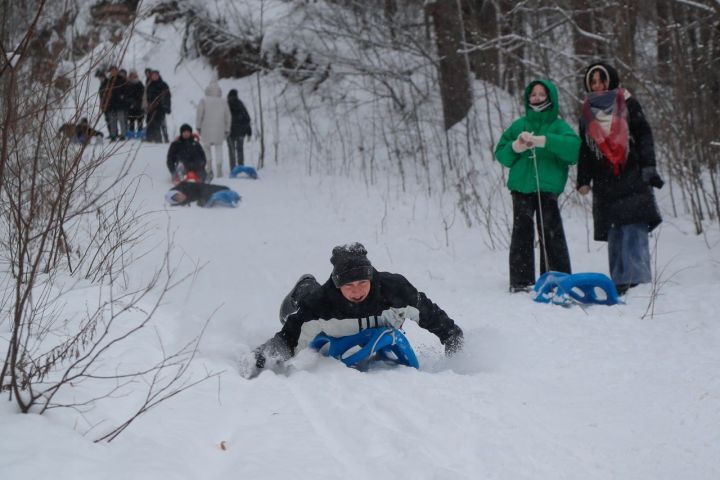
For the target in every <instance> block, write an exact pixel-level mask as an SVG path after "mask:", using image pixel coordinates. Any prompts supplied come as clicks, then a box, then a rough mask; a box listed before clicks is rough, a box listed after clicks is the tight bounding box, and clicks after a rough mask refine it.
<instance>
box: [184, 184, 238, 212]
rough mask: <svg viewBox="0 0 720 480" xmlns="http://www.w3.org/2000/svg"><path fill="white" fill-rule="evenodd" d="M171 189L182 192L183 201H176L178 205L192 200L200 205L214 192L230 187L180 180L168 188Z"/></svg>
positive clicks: (186, 203)
mask: <svg viewBox="0 0 720 480" xmlns="http://www.w3.org/2000/svg"><path fill="white" fill-rule="evenodd" d="M173 190H175V191H177V192H182V193H183V194H184V195H185V197H186V199H185V201H184V202H181V203H178V205H188V204H190V203H192V202H197V203H198V205H200V206H201V207H202V206H203V205H205V204H206V203H207V201H208V199H209V198H210V197H211V196H212V195H213V194H214V193H217V192H222V191H223V190H230V189H229V188H228V187H225V186H223V185H214V184H211V183H202V182H180V183H178V184H177V185H175V186H174V187H173V188H171V189H170V191H171V192H172V191H173Z"/></svg>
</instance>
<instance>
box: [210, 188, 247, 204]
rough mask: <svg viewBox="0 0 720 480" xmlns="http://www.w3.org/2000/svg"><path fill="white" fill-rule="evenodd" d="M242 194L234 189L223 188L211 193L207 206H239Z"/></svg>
mask: <svg viewBox="0 0 720 480" xmlns="http://www.w3.org/2000/svg"><path fill="white" fill-rule="evenodd" d="M240 198H241V197H240V195H238V193H237V192H233V191H232V190H221V191H219V192H215V193H213V194H212V195H210V198H208V201H207V202H205V207H206V208H210V207H231V208H234V207H237V204H238V203H239V202H240Z"/></svg>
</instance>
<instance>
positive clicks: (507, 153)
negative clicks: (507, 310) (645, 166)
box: [495, 80, 580, 292]
mask: <svg viewBox="0 0 720 480" xmlns="http://www.w3.org/2000/svg"><path fill="white" fill-rule="evenodd" d="M523 99H524V101H525V115H524V116H523V117H520V118H519V119H517V120H515V121H514V122H513V123H512V125H510V127H509V128H508V129H507V130H505V132H504V133H503V134H502V137H500V141H499V142H498V144H497V147H496V148H495V157H496V158H497V160H498V162H500V163H501V164H502V165H504V166H505V167H508V168H509V169H510V175H508V181H507V186H508V189H509V190H510V192H511V193H512V204H513V229H512V238H511V240H510V291H511V292H525V291H528V290H529V288H530V286H531V285H533V284H534V283H535V247H534V243H535V239H534V234H533V216H535V217H537V231H538V238H539V239H540V242H539V243H540V273H541V274H542V273H545V272H547V271H550V270H554V271H559V272H564V273H572V272H571V271H570V270H571V269H570V254H569V253H568V247H567V242H566V240H565V230H564V229H563V224H562V217H561V216H560V208H559V207H558V196H559V195H560V194H561V193H562V192H563V190H564V189H565V184H566V183H567V178H568V168H569V167H570V165H574V164H575V162H577V156H578V150H579V148H580V139H579V138H578V136H577V134H576V133H575V131H574V130H573V129H572V128H571V127H570V125H568V124H567V122H565V120H563V119H562V118H560V117H559V116H558V112H559V107H560V105H559V102H558V93H557V89H556V88H555V85H554V84H553V83H552V82H550V81H549V80H533V81H532V82H530V83H529V84H528V85H527V87H525V94H524V97H523Z"/></svg>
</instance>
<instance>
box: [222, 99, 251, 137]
mask: <svg viewBox="0 0 720 480" xmlns="http://www.w3.org/2000/svg"><path fill="white" fill-rule="evenodd" d="M228 107H230V115H231V117H232V122H231V123H230V138H240V137H249V136H251V135H252V128H251V127H250V114H249V113H248V111H247V109H246V108H245V105H244V104H243V102H242V100H240V99H239V98H238V97H237V95H228Z"/></svg>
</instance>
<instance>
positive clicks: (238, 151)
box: [227, 137, 245, 172]
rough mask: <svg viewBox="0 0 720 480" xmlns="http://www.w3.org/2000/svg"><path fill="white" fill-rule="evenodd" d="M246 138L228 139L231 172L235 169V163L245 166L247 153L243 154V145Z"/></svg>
mask: <svg viewBox="0 0 720 480" xmlns="http://www.w3.org/2000/svg"><path fill="white" fill-rule="evenodd" d="M244 141H245V137H228V139H227V144H228V150H229V151H230V171H231V172H232V169H233V168H235V162H236V161H237V164H238V165H245V153H244V152H243V143H244Z"/></svg>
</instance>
